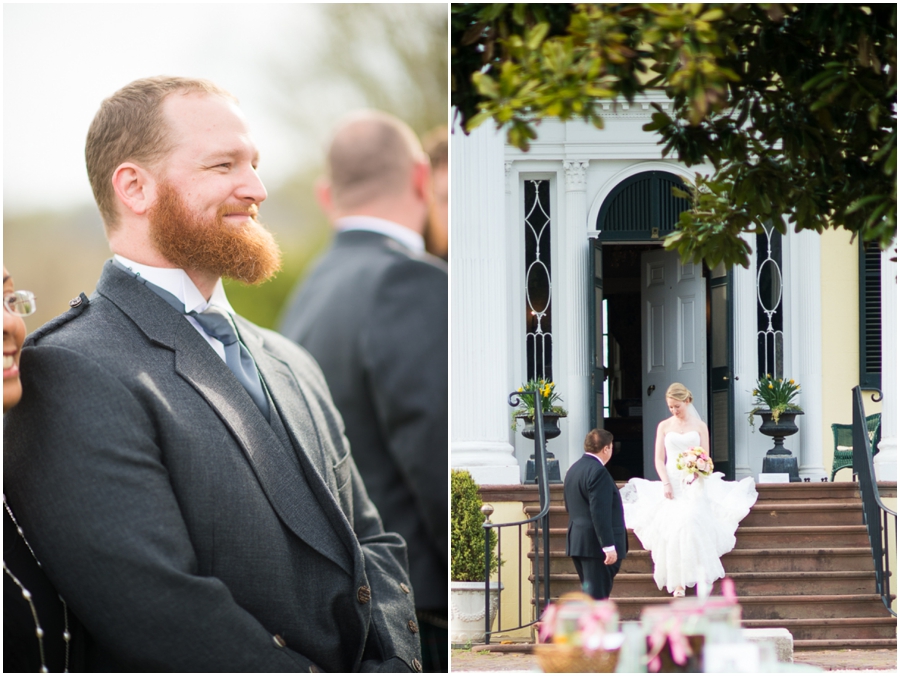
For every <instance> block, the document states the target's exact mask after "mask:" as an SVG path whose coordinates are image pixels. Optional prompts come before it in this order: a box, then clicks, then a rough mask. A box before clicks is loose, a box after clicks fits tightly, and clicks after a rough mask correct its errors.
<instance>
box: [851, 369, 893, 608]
mask: <svg viewBox="0 0 900 676" xmlns="http://www.w3.org/2000/svg"><path fill="white" fill-rule="evenodd" d="M878 394H879V395H880V394H881V392H879V393H878ZM881 398H882V397H880V398H878V399H875V397H874V396H873V398H872V399H873V401H881ZM853 472H854V473H855V474H856V475H857V478H858V479H859V492H860V495H861V497H862V501H863V521H864V522H865V525H866V532H867V533H868V535H869V546H870V547H871V549H872V560H873V562H874V564H875V591H876V592H877V593H878V594H879V595H880V596H881V602H882V603H883V604H884V606H885V608H887V609H888V612H890V613H891V615H893V616H894V617H896V616H897V613H896V612H894V610H893V609H892V608H891V590H890V584H889V581H890V577H891V575H892V572H891V560H890V549H891V547H890V540H889V538H888V516H893V517H894V537H895V538H896V532H897V512H895V511H894V510H892V509H891V508H890V507H888V506H887V505H885V504H884V502H882V500H881V495H880V494H879V492H878V483H877V481H876V480H875V462H874V459H873V456H872V447H871V441H870V439H869V434H868V431H867V429H866V411H865V408H863V401H862V390H861V388H860V387H859V386H858V385H857V386H856V387H854V388H853Z"/></svg>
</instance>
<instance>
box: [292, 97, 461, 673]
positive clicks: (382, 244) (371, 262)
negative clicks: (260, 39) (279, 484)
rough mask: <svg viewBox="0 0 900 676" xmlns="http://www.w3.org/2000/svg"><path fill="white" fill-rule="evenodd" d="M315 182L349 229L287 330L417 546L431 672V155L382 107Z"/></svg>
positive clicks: (340, 143) (434, 631)
mask: <svg viewBox="0 0 900 676" xmlns="http://www.w3.org/2000/svg"><path fill="white" fill-rule="evenodd" d="M327 159H328V167H327V168H328V174H327V177H326V178H325V179H323V180H322V181H320V182H319V184H318V186H317V196H318V199H319V202H320V204H321V206H322V207H323V209H324V211H325V212H326V214H327V215H328V217H329V219H330V220H331V221H332V223H333V224H334V227H335V229H336V230H337V234H336V236H335V238H334V242H333V245H332V247H331V248H330V249H329V251H328V252H327V253H326V254H325V256H324V257H323V258H322V259H321V260H320V261H319V262H318V263H317V265H316V267H315V269H314V270H313V272H312V273H311V274H310V276H309V277H308V278H307V279H306V281H305V282H304V283H303V284H302V286H301V288H299V289H298V291H297V292H296V293H295V296H294V298H293V300H292V302H291V303H290V305H289V306H288V310H287V312H286V313H285V315H284V319H283V321H282V324H281V327H280V330H281V332H282V333H283V334H284V335H285V336H287V337H288V338H290V339H291V340H294V341H296V342H297V343H299V344H300V345H302V346H303V347H304V348H306V349H307V350H308V351H309V352H310V353H311V354H312V355H313V357H314V358H315V359H316V361H317V362H318V363H319V365H320V366H321V368H322V371H323V373H324V374H325V379H326V381H327V382H328V387H329V389H330V390H331V394H332V396H333V397H334V402H335V404H336V405H337V408H338V410H339V411H340V413H341V416H342V417H343V419H344V422H345V424H346V430H347V436H348V438H349V439H350V445H351V451H352V454H353V458H354V459H355V461H356V465H357V467H358V468H359V471H360V474H361V475H362V478H363V482H364V483H365V486H366V489H367V491H368V494H369V496H370V497H371V499H372V501H373V502H374V503H375V505H376V506H377V507H378V511H379V512H380V514H381V518H382V519H383V520H384V525H385V528H389V529H393V530H394V531H395V532H398V533H400V534H401V535H402V536H403V538H404V539H405V540H406V542H407V544H408V547H409V568H410V579H411V580H412V585H413V590H414V594H415V601H416V612H417V615H418V618H419V627H420V638H421V641H422V646H423V660H424V667H425V670H426V671H438V672H446V671H447V664H446V662H447V649H448V648H447V646H448V632H447V584H448V583H447V579H448V570H447V555H448V552H447V522H448V513H447V329H448V323H447V268H446V265H445V263H444V262H443V261H441V260H439V259H437V258H435V257H434V256H432V255H430V254H428V253H426V252H425V249H424V243H423V239H422V232H423V230H424V227H425V222H426V219H427V217H428V210H429V201H430V199H431V196H430V193H431V185H430V178H429V176H430V169H429V161H428V157H427V155H425V153H424V152H423V151H422V147H421V145H420V143H419V141H418V139H417V138H416V136H415V134H413V132H412V130H410V129H409V127H407V126H406V125H405V124H403V123H402V122H400V120H398V119H396V118H394V117H392V116H390V115H386V114H384V113H379V112H376V111H362V112H358V113H355V114H352V115H350V116H349V117H347V118H345V119H344V120H343V121H341V122H340V123H339V124H338V127H337V130H336V132H335V133H334V135H333V138H332V141H331V143H330V147H329V149H328V158H327Z"/></svg>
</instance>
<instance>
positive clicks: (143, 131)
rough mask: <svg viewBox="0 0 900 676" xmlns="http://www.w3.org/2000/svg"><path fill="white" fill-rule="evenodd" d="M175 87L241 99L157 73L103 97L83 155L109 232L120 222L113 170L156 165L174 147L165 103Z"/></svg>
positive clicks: (205, 84)
mask: <svg viewBox="0 0 900 676" xmlns="http://www.w3.org/2000/svg"><path fill="white" fill-rule="evenodd" d="M176 92H177V93H182V94H208V95H216V96H221V97H224V98H227V99H230V100H232V101H237V99H236V98H235V97H234V96H233V95H232V94H230V93H229V92H227V91H225V90H224V89H222V88H221V87H219V86H218V85H216V84H214V83H212V82H210V81H209V80H201V79H196V78H184V77H169V76H165V75H159V76H156V77H148V78H143V79H140V80H135V81H134V82H132V83H130V84H127V85H125V86H124V87H122V88H121V89H120V90H119V91H117V92H116V93H115V94H113V95H112V96H110V97H109V98H107V99H105V100H104V101H103V103H101V104H100V109H99V110H98V111H97V114H96V115H94V120H93V122H91V126H90V129H88V134H87V141H86V142H85V146H84V159H85V163H86V165H87V173H88V180H90V182H91V189H92V190H93V191H94V199H95V200H96V201H97V207H98V208H99V209H100V215H101V216H102V217H103V224H104V226H105V227H106V232H107V234H109V233H110V232H111V231H112V230H114V229H115V228H116V226H117V225H118V223H119V214H118V211H117V209H116V194H115V190H113V186H112V177H113V173H114V172H115V170H116V169H117V168H118V167H119V165H121V164H122V163H123V162H129V161H131V162H136V163H139V164H142V165H146V166H148V167H152V166H154V165H155V164H156V163H157V162H159V161H160V160H161V159H163V158H164V157H165V156H166V155H168V154H169V152H171V150H172V140H171V137H170V135H169V133H168V128H167V126H166V122H165V118H164V116H163V111H162V104H163V101H164V100H165V98H166V97H167V96H169V95H170V94H173V93H176Z"/></svg>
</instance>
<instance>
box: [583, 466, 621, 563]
mask: <svg viewBox="0 0 900 676" xmlns="http://www.w3.org/2000/svg"><path fill="white" fill-rule="evenodd" d="M585 455H587V456H589V457H591V458H595V459H596V460H597V462H599V463H600V464H601V465H603V466H604V467H605V466H606V463H605V462H603V461H602V460H601V459H600V456H599V455H595V454H593V453H585ZM603 551H604V552H606V553H607V554H608V553H609V552H614V551H616V546H615V545H610V546H609V547H604V548H603Z"/></svg>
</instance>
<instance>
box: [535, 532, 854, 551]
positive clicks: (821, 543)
mask: <svg viewBox="0 0 900 676" xmlns="http://www.w3.org/2000/svg"><path fill="white" fill-rule="evenodd" d="M567 530H568V528H551V529H550V547H551V549H564V548H565V546H566V532H567ZM534 533H535V529H533V528H529V529H528V530H527V533H526V535H527V536H528V537H529V538H532V537H534ZM735 535H736V537H737V543H736V544H735V549H780V548H782V547H785V548H796V547H809V548H816V547H820V548H829V547H865V548H866V549H868V547H869V536H868V534H867V533H866V527H865V526H863V525H858V526H744V525H741V526H738V529H737V533H735ZM643 548H644V547H643V545H642V544H641V541H640V540H638V537H637V535H635V534H634V531H632V530H630V529H629V531H628V551H629V552H634V551H638V550H642V549H643Z"/></svg>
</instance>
